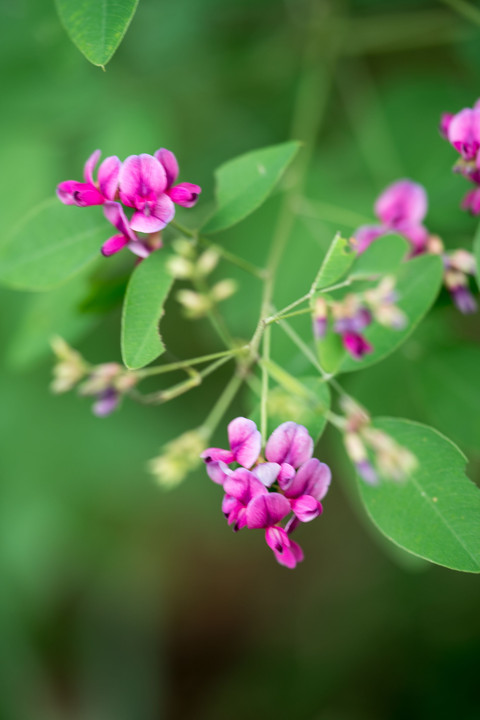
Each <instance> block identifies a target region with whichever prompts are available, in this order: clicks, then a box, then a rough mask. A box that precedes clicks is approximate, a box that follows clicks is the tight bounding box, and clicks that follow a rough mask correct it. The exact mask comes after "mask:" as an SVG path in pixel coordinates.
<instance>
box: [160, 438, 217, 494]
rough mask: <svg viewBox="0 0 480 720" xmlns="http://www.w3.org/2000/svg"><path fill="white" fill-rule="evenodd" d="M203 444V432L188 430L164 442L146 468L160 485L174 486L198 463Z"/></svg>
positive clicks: (166, 487)
mask: <svg viewBox="0 0 480 720" xmlns="http://www.w3.org/2000/svg"><path fill="white" fill-rule="evenodd" d="M204 445H205V437H204V434H203V433H202V432H201V431H200V430H190V431H189V432H186V433H183V434H182V435H180V436H179V437H178V438H175V440H171V441H170V442H169V443H166V445H164V447H163V448H162V452H161V453H160V455H158V456H157V457H156V458H153V460H150V462H149V463H148V468H149V470H150V472H151V473H152V475H153V476H154V477H155V479H156V481H157V483H158V484H159V485H160V486H161V487H163V488H165V489H170V488H173V487H176V486H177V485H179V484H180V483H181V482H182V481H183V480H184V479H185V478H186V477H187V475H188V474H189V473H190V472H192V471H193V470H195V469H196V468H197V467H198V466H199V465H200V463H201V459H200V453H201V452H202V450H203V448H204Z"/></svg>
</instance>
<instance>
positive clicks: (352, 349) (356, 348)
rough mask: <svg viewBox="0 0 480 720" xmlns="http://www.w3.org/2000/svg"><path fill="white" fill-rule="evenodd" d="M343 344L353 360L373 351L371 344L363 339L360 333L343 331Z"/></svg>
mask: <svg viewBox="0 0 480 720" xmlns="http://www.w3.org/2000/svg"><path fill="white" fill-rule="evenodd" d="M343 345H344V347H345V350H346V351H347V352H349V353H350V355H351V356H352V357H353V358H355V360H360V359H361V358H362V357H363V356H364V355H367V354H368V353H371V352H373V345H371V344H370V343H369V342H368V341H367V340H365V338H364V337H362V335H358V334H357V333H353V332H347V333H345V335H344V336H343Z"/></svg>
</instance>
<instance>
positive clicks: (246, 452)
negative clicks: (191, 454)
mask: <svg viewBox="0 0 480 720" xmlns="http://www.w3.org/2000/svg"><path fill="white" fill-rule="evenodd" d="M228 440H229V443H230V450H222V449H221V448H208V449H207V450H205V451H204V452H203V453H202V455H201V457H202V458H203V460H205V462H206V463H207V465H209V464H210V463H212V462H217V463H218V462H223V463H232V462H237V463H238V464H239V465H242V466H243V467H245V468H250V467H252V465H253V464H254V463H255V462H256V460H257V459H258V456H259V455H260V450H261V447H262V436H261V434H260V431H259V430H257V426H256V425H255V423H254V422H253V420H248V419H247V418H244V417H238V418H235V420H232V422H231V423H230V424H229V426H228Z"/></svg>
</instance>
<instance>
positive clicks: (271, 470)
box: [252, 462, 295, 487]
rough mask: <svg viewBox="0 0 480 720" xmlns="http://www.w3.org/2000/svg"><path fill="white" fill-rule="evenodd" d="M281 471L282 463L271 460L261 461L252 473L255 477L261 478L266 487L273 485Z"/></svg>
mask: <svg viewBox="0 0 480 720" xmlns="http://www.w3.org/2000/svg"><path fill="white" fill-rule="evenodd" d="M279 472H280V465H278V463H269V462H265V463H260V464H259V465H257V466H256V467H254V468H253V470H252V474H253V475H255V477H256V478H258V480H260V482H261V483H262V485H265V487H270V486H271V485H273V483H274V482H275V480H276V479H277V477H278V474H279ZM294 472H295V471H294Z"/></svg>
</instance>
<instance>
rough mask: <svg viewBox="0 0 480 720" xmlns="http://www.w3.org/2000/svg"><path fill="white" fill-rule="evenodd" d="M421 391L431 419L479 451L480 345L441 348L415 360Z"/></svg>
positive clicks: (451, 435) (458, 439)
mask: <svg viewBox="0 0 480 720" xmlns="http://www.w3.org/2000/svg"><path fill="white" fill-rule="evenodd" d="M415 369H416V374H417V377H418V390H417V393H418V395H419V396H420V397H423V399H424V401H425V402H424V407H425V409H426V412H427V414H428V415H427V417H428V419H429V421H431V422H433V423H435V425H436V426H437V427H438V428H439V429H440V430H442V431H445V432H446V433H447V434H448V435H449V436H450V437H452V438H453V440H455V442H458V443H459V444H460V445H461V446H467V447H470V448H472V450H475V451H476V452H477V453H478V452H479V439H480V412H479V409H478V398H479V397H480V348H479V347H477V346H475V345H461V346H457V347H451V348H438V349H436V350H435V351H434V352H433V353H432V354H431V355H428V356H427V357H421V360H420V362H418V363H415Z"/></svg>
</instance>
